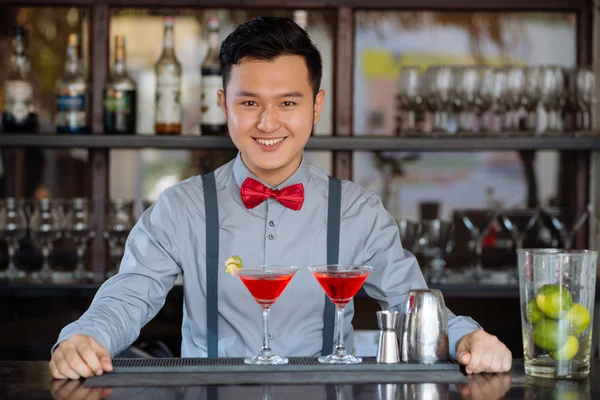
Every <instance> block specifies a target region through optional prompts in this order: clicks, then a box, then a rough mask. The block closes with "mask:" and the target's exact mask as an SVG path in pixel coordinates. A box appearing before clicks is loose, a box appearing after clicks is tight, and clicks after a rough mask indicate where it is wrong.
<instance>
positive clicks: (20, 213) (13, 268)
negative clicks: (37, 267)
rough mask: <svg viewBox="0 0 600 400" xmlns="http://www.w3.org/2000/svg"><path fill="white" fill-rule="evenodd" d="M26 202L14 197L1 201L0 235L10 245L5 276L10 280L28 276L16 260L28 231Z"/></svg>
mask: <svg viewBox="0 0 600 400" xmlns="http://www.w3.org/2000/svg"><path fill="white" fill-rule="evenodd" d="M24 204H25V202H24V201H23V200H18V199H15V198H13V197H9V198H6V199H5V200H4V201H3V202H2V203H0V235H1V236H3V237H4V240H5V241H6V245H7V247H8V268H7V269H6V270H5V271H4V278H6V279H8V280H9V281H12V280H20V279H24V278H25V277H26V274H25V271H23V270H21V269H18V268H17V265H16V262H15V255H16V253H17V252H18V251H19V242H20V241H21V240H22V239H23V238H24V237H25V234H26V232H27V218H26V217H25V211H24Z"/></svg>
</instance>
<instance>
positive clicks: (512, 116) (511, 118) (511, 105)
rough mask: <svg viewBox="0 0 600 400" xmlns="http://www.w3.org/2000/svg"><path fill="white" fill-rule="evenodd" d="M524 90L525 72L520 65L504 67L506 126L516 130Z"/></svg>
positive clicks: (517, 128)
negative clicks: (506, 108)
mask: <svg viewBox="0 0 600 400" xmlns="http://www.w3.org/2000/svg"><path fill="white" fill-rule="evenodd" d="M524 90H525V73H524V70H523V68H521V67H508V68H506V102H507V105H508V112H507V115H506V118H507V121H506V125H505V126H506V128H507V129H510V130H513V131H515V132H517V131H518V130H519V121H520V115H519V113H520V111H521V106H522V97H523V92H524Z"/></svg>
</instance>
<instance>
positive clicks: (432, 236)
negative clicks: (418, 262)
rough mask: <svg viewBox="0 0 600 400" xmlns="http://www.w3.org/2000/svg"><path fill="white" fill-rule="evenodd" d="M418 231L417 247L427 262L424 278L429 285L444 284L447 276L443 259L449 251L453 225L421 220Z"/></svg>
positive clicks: (445, 222)
mask: <svg viewBox="0 0 600 400" xmlns="http://www.w3.org/2000/svg"><path fill="white" fill-rule="evenodd" d="M419 230H420V232H421V233H420V235H419V241H418V244H417V246H418V247H419V249H420V253H421V254H422V255H423V257H424V258H425V259H426V260H428V271H427V273H426V276H427V278H428V280H429V282H431V283H444V282H445V280H446V278H447V276H448V272H447V270H446V269H445V267H446V260H445V258H446V255H447V254H448V252H449V251H450V248H449V247H450V246H449V244H450V239H451V238H452V233H453V232H454V224H453V223H452V222H451V221H443V220H441V219H431V220H423V221H421V223H420V229H419Z"/></svg>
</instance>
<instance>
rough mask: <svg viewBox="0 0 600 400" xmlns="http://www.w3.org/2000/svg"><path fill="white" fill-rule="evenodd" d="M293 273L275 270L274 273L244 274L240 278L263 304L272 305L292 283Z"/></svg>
mask: <svg viewBox="0 0 600 400" xmlns="http://www.w3.org/2000/svg"><path fill="white" fill-rule="evenodd" d="M292 276H294V274H293V273H291V274H290V273H284V272H281V273H279V272H274V273H273V275H263V274H256V275H250V274H248V275H244V274H240V278H241V279H242V282H244V285H245V286H246V287H247V288H248V290H249V291H250V294H252V296H254V300H256V302H257V303H258V304H260V305H261V306H271V305H273V303H275V301H276V300H277V299H278V298H279V296H280V295H281V293H282V292H283V289H285V287H286V286H287V285H288V283H290V280H291V279H292Z"/></svg>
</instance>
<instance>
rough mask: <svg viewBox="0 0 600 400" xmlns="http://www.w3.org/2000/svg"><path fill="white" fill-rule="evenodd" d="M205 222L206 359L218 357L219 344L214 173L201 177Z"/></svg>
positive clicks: (216, 214) (216, 218)
mask: <svg viewBox="0 0 600 400" xmlns="http://www.w3.org/2000/svg"><path fill="white" fill-rule="evenodd" d="M202 186H203V188H204V215H205V216H204V218H205V221H206V235H205V236H206V328H207V330H206V337H207V341H208V357H218V356H219V353H218V342H219V323H218V321H219V319H218V316H219V312H218V310H217V304H218V301H219V295H218V292H217V290H218V288H219V268H220V266H219V207H218V203H217V184H216V182H215V173H214V172H211V173H209V174H206V175H203V176H202Z"/></svg>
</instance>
